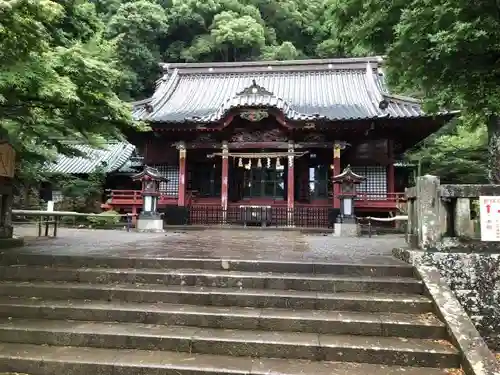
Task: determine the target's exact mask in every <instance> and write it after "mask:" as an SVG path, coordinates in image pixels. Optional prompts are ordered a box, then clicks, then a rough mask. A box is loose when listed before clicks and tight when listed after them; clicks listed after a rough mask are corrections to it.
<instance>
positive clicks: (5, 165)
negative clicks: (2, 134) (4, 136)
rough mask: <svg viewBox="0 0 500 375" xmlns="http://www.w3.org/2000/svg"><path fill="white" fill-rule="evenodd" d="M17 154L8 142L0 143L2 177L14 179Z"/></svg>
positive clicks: (0, 170)
mask: <svg viewBox="0 0 500 375" xmlns="http://www.w3.org/2000/svg"><path fill="white" fill-rule="evenodd" d="M15 163H16V152H15V151H14V149H13V148H12V146H11V145H10V144H8V143H7V142H5V143H0V176H2V177H9V178H12V177H14V168H15Z"/></svg>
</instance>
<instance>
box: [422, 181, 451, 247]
mask: <svg viewBox="0 0 500 375" xmlns="http://www.w3.org/2000/svg"><path fill="white" fill-rule="evenodd" d="M439 185H440V181H439V177H436V176H430V175H425V176H422V177H418V178H417V185H416V193H417V194H416V195H417V198H416V200H415V204H416V213H417V239H418V247H419V248H421V249H429V248H434V247H436V246H437V245H438V243H439V242H440V241H441V237H442V235H443V232H444V231H443V229H442V216H441V215H442V214H443V213H444V212H443V210H444V207H443V205H442V203H441V197H440V195H439Z"/></svg>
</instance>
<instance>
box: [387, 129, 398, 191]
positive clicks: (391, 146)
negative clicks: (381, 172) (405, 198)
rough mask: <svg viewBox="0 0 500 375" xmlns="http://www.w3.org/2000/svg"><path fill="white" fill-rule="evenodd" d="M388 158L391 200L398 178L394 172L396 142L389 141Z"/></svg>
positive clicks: (388, 184)
mask: <svg viewBox="0 0 500 375" xmlns="http://www.w3.org/2000/svg"><path fill="white" fill-rule="evenodd" d="M387 156H388V159H389V165H388V166H387V192H388V193H389V194H388V195H389V198H392V195H393V193H395V190H396V186H395V177H396V176H395V171H394V142H393V141H392V140H391V139H390V140H388V141H387Z"/></svg>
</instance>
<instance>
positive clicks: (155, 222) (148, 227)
mask: <svg viewBox="0 0 500 375" xmlns="http://www.w3.org/2000/svg"><path fill="white" fill-rule="evenodd" d="M137 231H138V232H152V233H160V232H164V229H163V220H162V219H157V218H151V219H150V218H139V219H138V220H137Z"/></svg>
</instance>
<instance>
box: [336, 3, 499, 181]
mask: <svg viewBox="0 0 500 375" xmlns="http://www.w3.org/2000/svg"><path fill="white" fill-rule="evenodd" d="M328 8H329V11H328V12H329V14H331V15H332V18H331V21H332V22H333V23H334V24H335V25H336V26H337V28H338V29H337V32H338V36H339V38H340V40H342V41H343V42H344V44H345V46H346V48H347V49H351V50H352V49H354V48H364V49H367V50H369V51H372V52H375V53H379V54H384V55H386V56H387V65H388V71H389V78H390V81H391V82H392V84H393V85H394V86H395V87H399V88H400V89H402V90H408V91H411V92H416V93H419V94H420V95H421V96H422V97H423V98H424V99H425V101H426V104H427V107H428V108H429V109H431V110H438V109H440V108H450V109H454V108H459V109H460V110H461V111H462V115H463V120H464V122H465V123H466V124H467V125H469V126H470V127H472V128H473V127H477V126H481V125H482V126H484V125H485V124H486V126H487V133H488V143H489V147H488V148H489V152H490V155H489V158H488V161H489V165H488V172H489V179H490V181H492V182H495V183H500V17H499V15H500V5H499V3H498V1H496V2H495V1H476V2H474V1H467V0H409V1H405V0H330V1H329V7H328ZM443 151H444V149H443Z"/></svg>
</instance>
